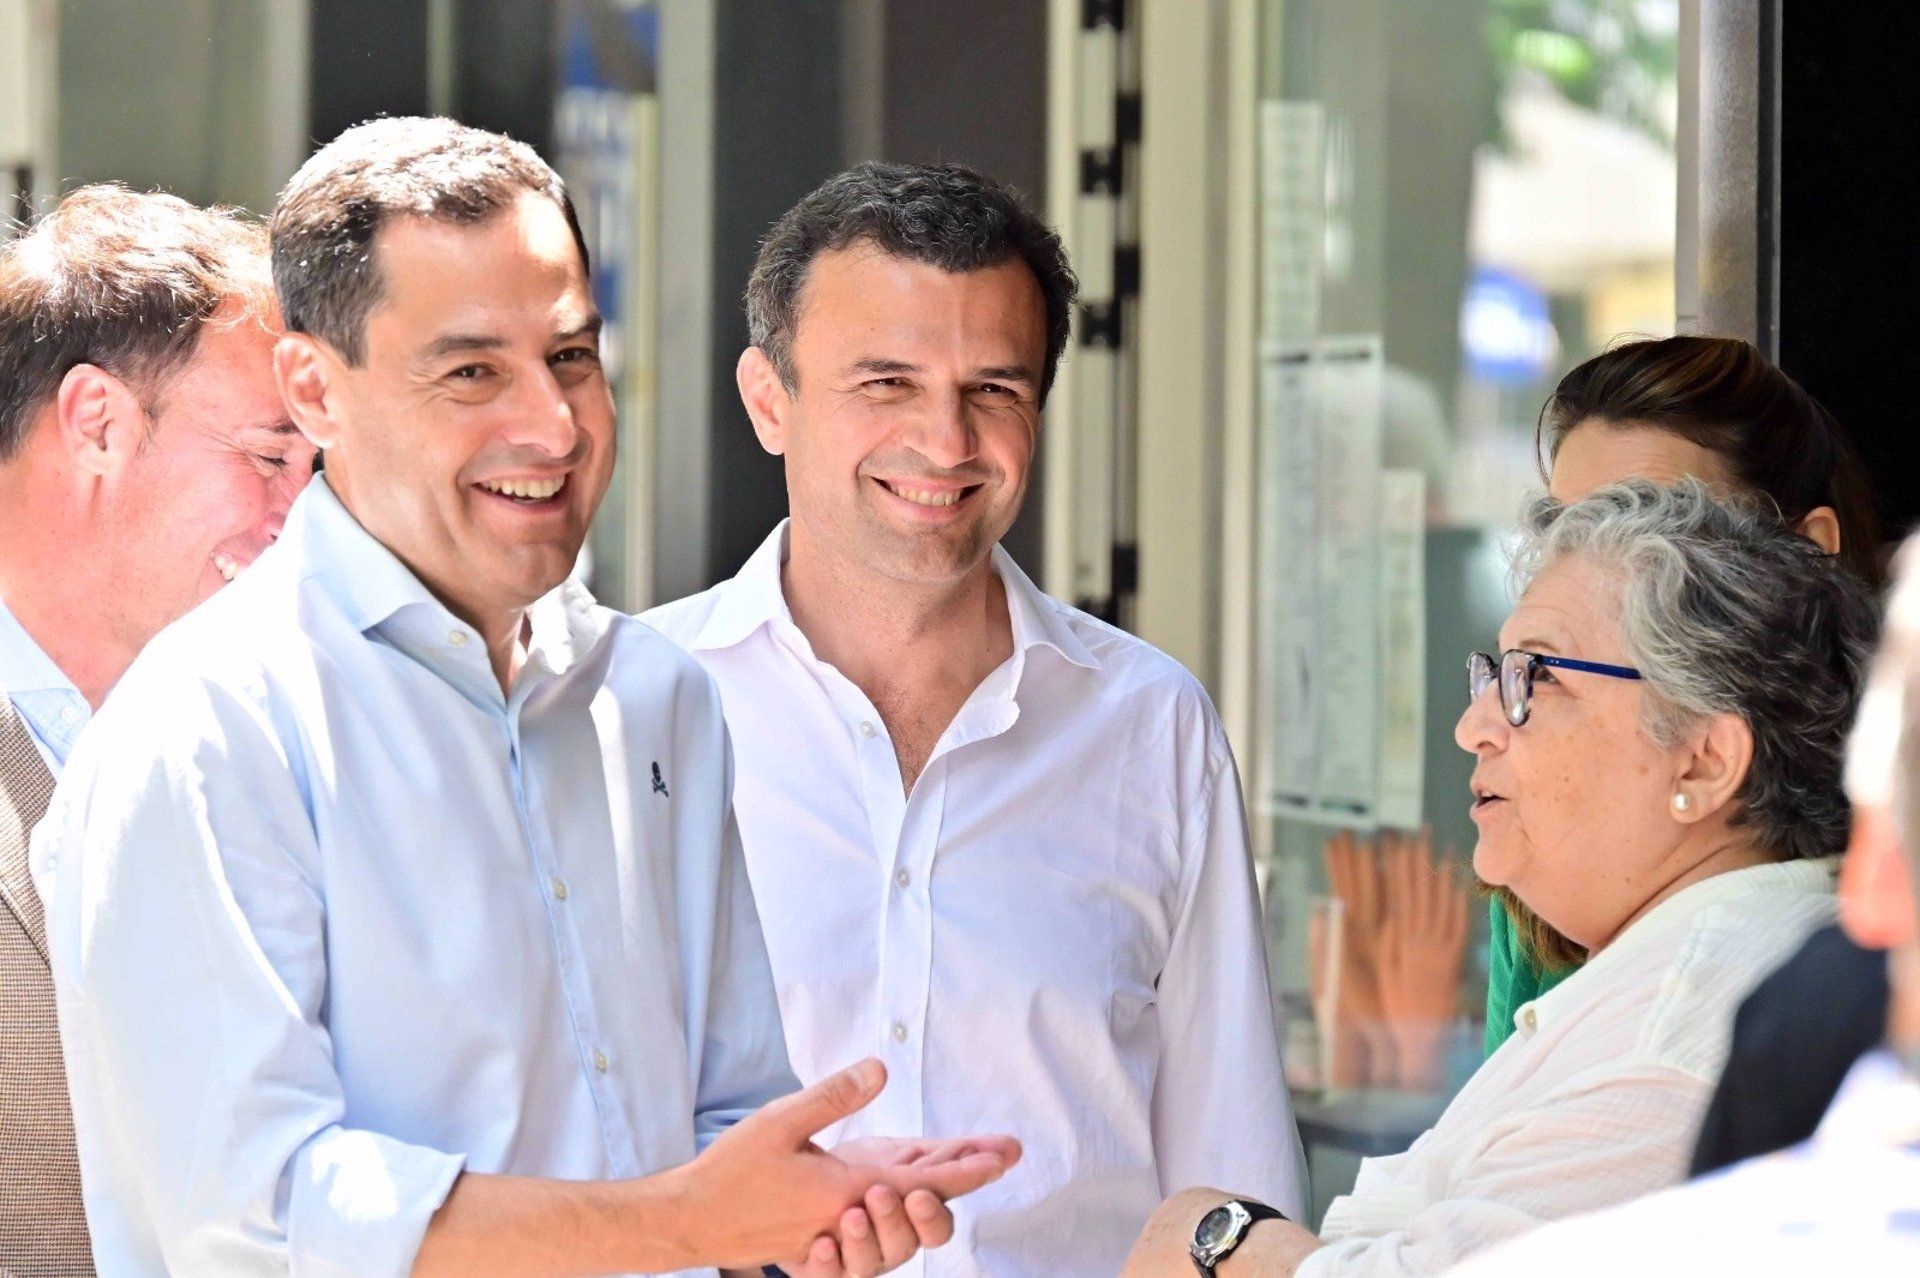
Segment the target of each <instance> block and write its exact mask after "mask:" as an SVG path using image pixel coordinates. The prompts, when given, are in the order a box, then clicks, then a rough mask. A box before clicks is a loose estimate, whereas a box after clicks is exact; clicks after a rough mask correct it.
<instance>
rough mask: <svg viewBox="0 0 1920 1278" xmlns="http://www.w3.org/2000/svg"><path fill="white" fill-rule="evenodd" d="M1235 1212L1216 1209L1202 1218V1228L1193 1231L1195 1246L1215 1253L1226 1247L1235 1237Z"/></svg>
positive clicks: (1225, 1208) (1226, 1208)
mask: <svg viewBox="0 0 1920 1278" xmlns="http://www.w3.org/2000/svg"><path fill="white" fill-rule="evenodd" d="M1233 1217H1234V1212H1233V1209H1232V1208H1231V1207H1215V1208H1214V1209H1213V1210H1212V1211H1210V1212H1208V1213H1207V1214H1206V1215H1205V1216H1203V1217H1201V1218H1200V1227H1199V1228H1198V1229H1196V1230H1194V1231H1193V1243H1194V1246H1196V1247H1200V1248H1203V1249H1205V1250H1207V1251H1214V1250H1216V1249H1217V1248H1219V1247H1222V1246H1224V1245H1225V1244H1226V1243H1227V1241H1228V1240H1229V1239H1231V1238H1232V1237H1233V1223H1234V1221H1233Z"/></svg>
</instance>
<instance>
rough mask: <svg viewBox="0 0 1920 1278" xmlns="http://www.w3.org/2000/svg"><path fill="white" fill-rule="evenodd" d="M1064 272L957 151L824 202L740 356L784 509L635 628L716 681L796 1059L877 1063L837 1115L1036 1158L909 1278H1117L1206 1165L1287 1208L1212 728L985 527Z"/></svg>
mask: <svg viewBox="0 0 1920 1278" xmlns="http://www.w3.org/2000/svg"><path fill="white" fill-rule="evenodd" d="M1073 294H1074V281H1073V276H1072V273H1071V271H1070V270H1069V269H1068V265H1067V261H1066V257H1065V254H1064V251H1063V249H1062V248H1061V245H1060V241H1059V240H1058V238H1057V237H1055V235H1054V234H1053V233H1052V232H1051V231H1050V230H1049V229H1048V228H1047V227H1046V226H1045V225H1044V224H1042V223H1041V222H1040V221H1039V220H1038V219H1037V218H1035V216H1034V215H1033V214H1032V213H1031V212H1030V211H1029V210H1028V209H1027V208H1025V207H1024V205H1023V204H1022V203H1021V202H1020V200H1019V199H1018V197H1016V196H1015V195H1014V194H1013V193H1012V192H1010V191H1007V190H1006V189H1004V188H1002V187H1000V186H998V185H996V184H995V183H993V182H992V181H990V180H988V179H985V178H983V177H980V176H979V175H977V174H974V173H971V172H969V171H967V170H965V169H962V168H958V167H949V166H941V167H918V166H904V165H872V164H870V165H863V166H861V167H859V168H856V169H853V170H851V171H849V172H847V173H844V174H841V175H840V176H838V177H835V178H833V179H832V180H830V181H828V182H827V183H826V184H825V185H824V186H822V187H821V188H820V189H819V190H817V191H815V192H814V193H813V194H811V195H809V196H808V197H806V198H805V199H804V200H802V201H801V202H800V203H799V204H798V205H797V206H795V207H794V208H793V209H792V210H791V211H790V212H789V213H787V214H786V216H784V217H783V218H782V219H781V220H780V221H779V222H778V223H777V224H776V225H775V226H774V228H773V230H772V232H771V233H770V234H769V235H768V237H767V239H766V241H765V243H764V244H763V245H762V247H761V250H760V254H759V259H758V261H757V263H756V265H755V267H754V271H753V276H752V280H751V282H750V283H749V285H748V293H747V298H748V300H747V312H748V320H749V324H750V327H751V330H752V337H753V343H754V344H753V345H752V347H750V348H749V349H748V350H747V351H746V353H745V354H744V355H742V357H741V359H740V362H739V370H738V381H739V387H740V394H741V398H742V399H743V400H744V401H745V403H746V408H747V412H748V415H749V416H750V417H751V418H752V421H753V426H754V429H755V431H756V432H757V434H758V436H759V439H760V442H761V444H762V445H763V446H764V447H765V448H766V449H767V451H769V452H770V453H773V454H776V455H778V456H780V457H781V458H782V459H783V460H784V463H785V468H786V479H787V492H788V497H789V502H790V509H791V515H792V517H791V519H790V520H789V521H787V522H785V523H783V524H782V525H781V526H780V527H778V528H777V529H775V530H774V532H773V533H772V535H771V536H769V537H768V538H767V540H766V542H765V544H764V545H762V546H761V548H760V550H759V551H758V552H757V553H756V554H755V555H754V556H753V557H752V559H750V560H749V561H748V563H747V564H746V566H745V567H744V568H743V569H742V570H741V571H740V573H739V575H738V576H736V577H734V578H733V579H732V580H730V581H727V582H725V583H723V584H722V585H720V586H718V587H716V588H714V589H712V590H710V591H707V592H706V593H704V594H701V595H698V596H695V597H693V598H690V599H685V600H682V601H680V602H678V603H674V604H670V605H667V606H666V607H663V608H659V609H656V610H655V611H653V612H650V613H648V614H647V615H646V616H645V617H644V618H643V620H645V621H647V622H649V623H650V624H652V625H654V626H657V627H658V628H659V629H660V630H661V631H662V632H663V633H665V634H666V635H667V636H668V637H670V638H672V639H673V640H675V641H676V642H677V643H679V644H681V645H683V646H684V647H686V648H687V649H688V650H689V651H691V652H692V653H693V654H694V656H696V657H697V658H699V660H700V662H701V663H702V664H703V665H704V666H705V667H706V668H707V670H708V672H709V673H711V674H712V675H713V677H714V679H715V680H716V681H717V682H718V683H719V685H720V691H721V696H722V700H723V701H724V703H725V705H726V712H727V718H728V722H729V725H730V727H731V730H732V734H733V741H734V749H735V752H736V756H737V766H738V769H739V772H738V780H737V785H736V806H737V810H738V812H739V818H740V825H741V832H742V837H743V841H744V843H745V846H746V849H747V860H748V866H749V869H750V871H751V874H752V878H753V884H754V890H755V893H756V895H757V896H758V898H759V899H760V900H761V901H762V902H763V903H764V904H765V906H766V909H767V918H766V923H767V940H768V950H769V954H770V957H771V959H772V962H773V972H774V980H775V984H776V986H777V988H778V990H779V996H780V1006H781V1012H782V1014H783V1017H784V1019H785V1022H786V1030H787V1046H788V1050H789V1052H790V1054H791V1056H792V1059H793V1063H794V1066H795V1069H796V1070H797V1072H798V1073H799V1075H800V1077H801V1078H802V1079H803V1080H808V1079H813V1078H818V1077H820V1076H822V1075H823V1074H825V1073H826V1072H828V1071H829V1070H830V1069H832V1068H833V1067H834V1064H835V1062H837V1061H839V1060H841V1059H844V1058H845V1057H847V1056H848V1055H849V1054H851V1055H854V1056H858V1055H861V1054H864V1053H867V1052H877V1053H878V1054H879V1055H880V1057H881V1058H882V1059H883V1060H884V1061H885V1062H886V1064H887V1068H888V1070H889V1073H890V1077H891V1079H892V1084H891V1086H890V1087H889V1089H888V1091H887V1093H886V1095H884V1096H883V1097H881V1098H880V1100H879V1101H878V1102H876V1103H875V1105H874V1106H872V1107H871V1108H870V1109H869V1110H867V1111H866V1112H865V1113H863V1114H862V1115H859V1116H858V1117H856V1118H854V1119H852V1120H851V1121H850V1122H849V1123H847V1124H846V1125H845V1126H844V1130H845V1131H846V1132H848V1133H851V1134H863V1133H866V1132H869V1131H897V1132H901V1133H922V1132H939V1131H943V1130H947V1129H950V1128H953V1129H958V1130H974V1129H976V1128H982V1129H991V1130H1007V1131H1014V1132H1017V1133H1019V1135H1020V1137H1021V1139H1022V1141H1023V1142H1024V1143H1025V1147H1026V1157H1025V1160H1024V1161H1023V1162H1022V1164H1021V1165H1020V1167H1019V1168H1017V1169H1016V1170H1015V1171H1013V1172H1011V1173H1010V1174H1009V1175H1008V1176H1007V1177H1006V1178H1005V1179H1004V1180H1002V1181H1001V1182H1000V1183H999V1184H997V1185H995V1186H994V1187H992V1188H991V1189H989V1190H986V1191H983V1192H982V1193H980V1194H978V1195H975V1196H974V1197H973V1198H971V1199H970V1200H969V1201H968V1203H967V1204H966V1209H965V1210H964V1211H962V1212H960V1213H958V1229H959V1233H958V1236H957V1241H956V1243H955V1245H954V1246H952V1247H948V1248H945V1249H943V1250H942V1251H940V1252H937V1253H928V1254H926V1255H924V1256H922V1257H920V1258H917V1259H916V1261H915V1262H913V1263H914V1265H915V1268H914V1270H913V1272H915V1273H923V1272H924V1273H926V1274H937V1275H962V1274H965V1275H981V1276H983V1278H988V1276H990V1278H1023V1276H1027V1278H1067V1276H1071V1275H1085V1276H1086V1278H1094V1276H1096V1275H1097V1276H1098V1278H1111V1275H1112V1274H1114V1273H1115V1272H1117V1271H1118V1269H1119V1267H1120V1265H1121V1262H1122V1261H1123V1260H1124V1258H1125V1256H1126V1254H1127V1248H1128V1246H1129V1245H1130V1243H1131V1235H1132V1234H1133V1233H1134V1232H1135V1231H1137V1230H1138V1228H1139V1227H1140V1225H1141V1224H1142V1223H1143V1222H1144V1221H1145V1220H1146V1219H1147V1216H1148V1214H1149V1213H1150V1212H1152V1210H1153V1209H1154V1207H1155V1205H1156V1204H1157V1203H1158V1202H1159V1201H1160V1199H1161V1198H1162V1197H1163V1196H1164V1195H1165V1194H1166V1193H1168V1192H1170V1191H1172V1190H1174V1189H1176V1188H1178V1187H1180V1186H1181V1185H1183V1184H1185V1183H1186V1182H1187V1181H1188V1180H1190V1179H1191V1178H1192V1177H1194V1176H1196V1175H1199V1174H1201V1173H1203V1172H1204V1173H1209V1174H1211V1172H1212V1170H1213V1168H1214V1167H1215V1166H1220V1167H1224V1168H1225V1169H1226V1170H1225V1171H1224V1173H1222V1174H1224V1175H1225V1176H1226V1178H1227V1179H1228V1180H1229V1181H1230V1182H1231V1183H1232V1184H1234V1185H1235V1186H1236V1187H1238V1188H1240V1189H1242V1190H1244V1191H1247V1192H1249V1193H1259V1194H1266V1195H1270V1196H1271V1199H1270V1200H1271V1201H1274V1202H1277V1203H1283V1204H1286V1205H1287V1206H1289V1207H1290V1208H1292V1209H1293V1210H1295V1211H1296V1212H1297V1211H1299V1209H1300V1208H1301V1205H1302V1199H1303V1193H1302V1189H1303V1187H1302V1183H1301V1179H1302V1177H1301V1171H1300V1167H1299V1162H1298V1155H1297V1143H1296V1140H1295V1138H1294V1136H1293V1123H1292V1121H1291V1112H1290V1109H1289V1105H1288V1100H1287V1093H1286V1088H1285V1085H1284V1082H1283V1079H1282V1076H1281V1068H1280V1054H1279V1051H1278V1049H1277V1047H1276V1045H1275V1036H1274V1029H1273V1020H1272V1012H1271V1007H1270V1003H1269V995H1268V988H1267V982H1266V978H1265V970H1266V969H1265V963H1264V960H1263V942H1262V936H1261V928H1260V909H1259V903H1258V898H1257V891H1256V888H1255V884H1254V875H1253V867H1252V864H1251V859H1250V857H1249V852H1248V843H1247V831H1246V823H1245V818H1244V815H1243V813H1242V810H1241V800H1240V790H1239V784H1238V780H1237V778H1236V775H1235V770H1234V762H1233V755H1232V753H1231V751H1230V750H1229V748H1228V746H1227V741H1226V738H1225V736H1224V735H1223V733H1222V732H1221V728H1220V723H1219V720H1218V719H1217V718H1216V716H1215V714H1214V711H1213V708H1212V706H1211V705H1210V704H1209V702H1208V700H1207V696H1206V694H1205V692H1204V691H1203V690H1202V689H1201V687H1200V685H1199V684H1198V683H1197V682H1196V681H1195V680H1194V679H1193V677H1192V676H1191V675H1189V674H1188V673H1187V672H1186V671H1185V670H1183V669H1181V668H1180V666H1179V665H1177V664H1176V663H1175V662H1173V661H1172V660H1170V659H1169V658H1167V657H1166V656H1164V655H1163V654H1161V653H1159V652H1157V651H1155V650H1154V649H1153V648H1151V647H1149V646H1148V645H1146V644H1144V643H1142V642H1141V641H1139V640H1138V639H1135V638H1133V637H1131V636H1129V635H1127V634H1125V633H1123V632H1121V631H1119V630H1117V629H1115V628H1113V627H1112V626H1108V625H1105V624H1103V623H1101V622H1099V621H1097V620H1095V619H1094V618H1092V617H1089V616H1087V615H1085V614H1084V613H1081V612H1077V611H1075V610H1074V609H1072V608H1070V607H1067V606H1066V605H1064V604H1062V603H1059V602H1057V601H1055V600H1053V599H1050V598H1048V597H1047V596H1045V595H1043V594H1041V593H1040V591H1039V590H1037V589H1036V588H1035V587H1034V585H1033V583H1032V582H1031V581H1029V580H1028V579H1027V577H1026V575H1025V574H1024V573H1022V572H1021V571H1020V569H1019V568H1018V567H1017V566H1016V565H1015V564H1014V562H1013V560H1012V559H1011V558H1010V557H1008V555H1007V554H1006V553H1005V552H1004V551H1003V550H1001V549H1000V548H999V546H998V542H999V541H1000V538H1001V537H1002V535H1003V534H1005V532H1006V531H1007V529H1008V527H1009V526H1010V525H1011V524H1012V523H1013V520H1014V516H1015V515H1016V514H1018V512H1019V510H1020V504H1021V499H1022V498H1023V497H1024V495H1025V493H1026V486H1027V480H1028V476H1029V474H1030V470H1031V464H1032V461H1033V456H1034V449H1035V446H1036V444H1037V442H1038V437H1039V426H1040V410H1041V406H1042V404H1043V403H1044V401H1045V398H1046V394H1047V389H1048V387H1049V386H1050V385H1051V383H1052V381H1053V375H1054V370H1055V367H1056V365H1057V364H1058V361H1059V359H1060V355H1061V352H1062V350H1063V349H1064V347H1065V345H1066V341H1067V333H1068V313H1069V309H1070V307H1071V305H1072V301H1073Z"/></svg>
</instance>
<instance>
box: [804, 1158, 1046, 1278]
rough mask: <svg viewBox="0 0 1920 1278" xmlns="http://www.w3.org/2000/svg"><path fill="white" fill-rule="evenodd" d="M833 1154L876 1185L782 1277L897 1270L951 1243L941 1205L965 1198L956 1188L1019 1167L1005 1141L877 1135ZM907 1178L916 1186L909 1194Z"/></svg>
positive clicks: (835, 1277)
mask: <svg viewBox="0 0 1920 1278" xmlns="http://www.w3.org/2000/svg"><path fill="white" fill-rule="evenodd" d="M833 1156H834V1157H835V1158H838V1159H840V1160H841V1161H842V1162H844V1163H847V1164H848V1165H849V1166H851V1167H854V1168H857V1169H865V1170H869V1171H872V1172H876V1173H878V1174H880V1175H881V1177H882V1182H881V1183H879V1184H876V1185H874V1186H873V1188H871V1189H869V1190H868V1191H867V1195H866V1199H865V1201H864V1202H863V1203H862V1204H861V1206H858V1207H850V1208H848V1209H847V1211H846V1213H845V1214H844V1215H843V1216H842V1217H841V1220H840V1228H839V1229H838V1230H837V1231H836V1233H835V1234H834V1235H833V1236H829V1237H822V1238H819V1239H816V1240H815V1242H814V1246H813V1250H812V1251H811V1252H810V1253H809V1254H808V1258H807V1263H806V1264H805V1265H803V1266H801V1267H799V1268H796V1269H789V1270H788V1271H787V1272H788V1273H789V1274H791V1275H793V1278H841V1275H843V1274H844V1275H847V1276H848V1278H869V1276H870V1275H873V1274H883V1273H886V1272H888V1271H889V1270H891V1269H896V1268H898V1267H899V1266H901V1265H903V1264H905V1263H906V1262H907V1261H909V1260H911V1259H912V1258H913V1256H914V1254H915V1253H917V1252H919V1251H920V1250H922V1249H923V1248H927V1247H940V1246H944V1245H945V1244H946V1243H947V1242H948V1241H949V1240H950V1239H952V1237H953V1213H952V1211H951V1210H950V1209H949V1208H948V1207H947V1204H946V1199H948V1198H952V1197H956V1196H957V1194H958V1192H967V1191H965V1190H958V1191H957V1192H956V1187H957V1186H959V1185H962V1184H969V1183H971V1181H972V1180H973V1179H974V1178H975V1177H976V1176H977V1175H978V1174H979V1172H980V1170H981V1169H983V1168H987V1167H992V1166H995V1165H997V1166H998V1167H999V1168H1000V1169H1001V1170H1002V1171H1004V1170H1005V1169H1006V1168H1008V1167H1011V1166H1013V1165H1014V1164H1015V1163H1016V1162H1018V1161H1020V1142H1019V1141H1017V1140H1015V1139H1013V1138H1012V1137H1011V1136H983V1137H977V1138H973V1139H967V1140H945V1141H933V1140H911V1139H899V1138H894V1137H884V1136H876V1137H867V1138H863V1139H860V1140H850V1141H845V1142H842V1143H841V1144H839V1145H837V1146H835V1147H834V1150H833ZM997 1176H998V1173H996V1174H995V1177H996V1178H997ZM909 1178H910V1179H911V1180H914V1181H919V1182H921V1183H920V1184H918V1185H917V1186H916V1187H912V1188H907V1187H906V1185H907V1183H908V1180H909Z"/></svg>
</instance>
